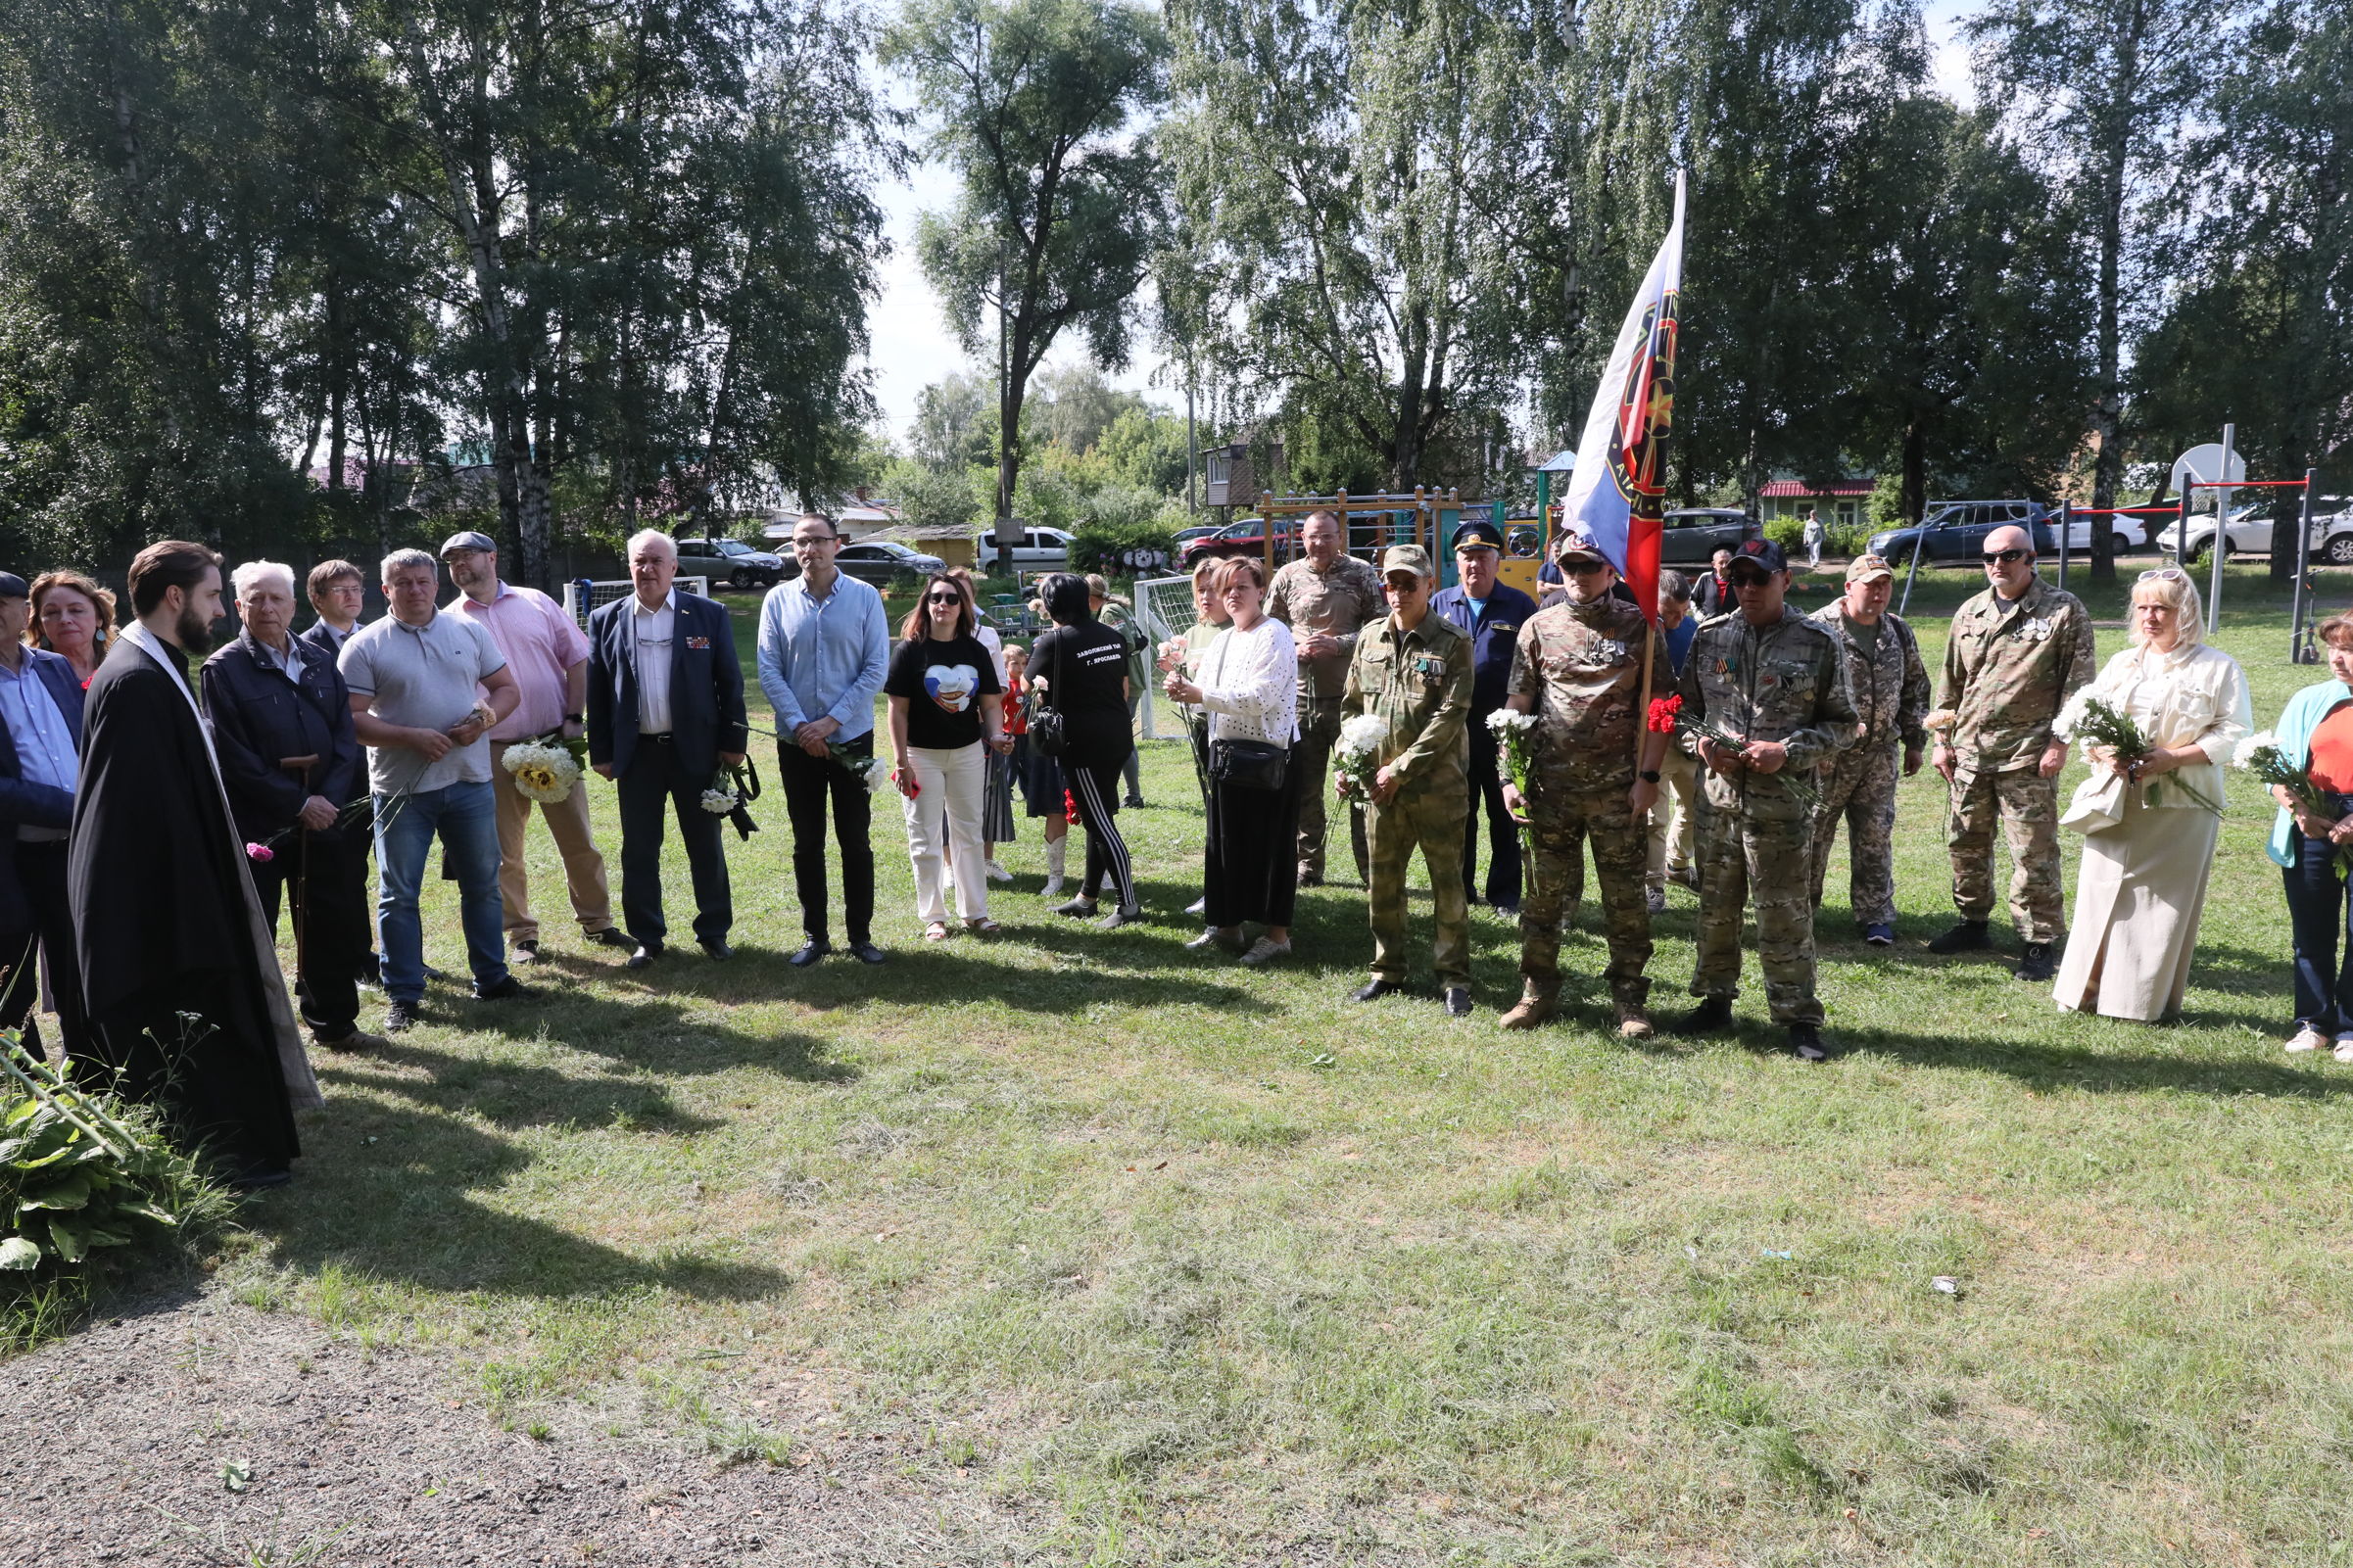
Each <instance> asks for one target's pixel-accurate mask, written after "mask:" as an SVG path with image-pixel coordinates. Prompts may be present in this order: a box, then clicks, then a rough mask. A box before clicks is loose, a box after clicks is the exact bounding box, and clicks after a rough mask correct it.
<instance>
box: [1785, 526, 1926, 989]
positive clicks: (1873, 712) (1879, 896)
mask: <svg viewBox="0 0 2353 1568" xmlns="http://www.w3.org/2000/svg"><path fill="white" fill-rule="evenodd" d="M1895 590H1896V570H1895V568H1894V567H1892V566H1890V565H1889V564H1888V563H1887V562H1886V561H1884V560H1882V559H1881V558H1880V557H1879V556H1877V555H1857V556H1856V557H1855V558H1854V559H1853V560H1851V561H1849V563H1848V565H1847V592H1846V594H1844V595H1843V596H1842V597H1840V598H1839V599H1837V600H1836V601H1834V602H1832V603H1830V604H1827V605H1824V606H1823V607H1822V608H1821V609H1819V610H1816V611H1815V612H1814V621H1815V622H1816V624H1818V625H1820V626H1823V627H1826V628H1828V629H1829V631H1830V632H1831V634H1832V635H1833V636H1835V637H1836V638H1837V639H1838V640H1839V644H1840V646H1841V647H1842V648H1843V649H1844V650H1845V651H1846V655H1847V684H1848V687H1849V689H1850V690H1851V691H1852V692H1853V695H1854V707H1855V711H1856V712H1858V713H1860V714H1861V715H1862V723H1863V733H1862V737H1861V738H1860V739H1858V740H1857V741H1855V743H1854V744H1853V745H1851V746H1849V747H1848V748H1847V749H1846V750H1844V751H1842V752H1840V753H1839V754H1838V755H1837V756H1835V757H1833V758H1832V759H1831V760H1830V762H1829V763H1828V764H1827V765H1826V766H1825V767H1824V768H1823V769H1822V770H1821V775H1820V782H1821V787H1822V803H1821V805H1820V806H1819V807H1817V808H1816V809H1815V811H1814V881H1813V888H1814V897H1813V907H1814V908H1815V909H1816V910H1819V909H1820V908H1821V907H1822V879H1823V875H1824V874H1825V873H1826V872H1827V871H1828V870H1829V868H1830V846H1831V845H1832V844H1835V843H1837V842H1838V837H1839V819H1840V818H1841V817H1844V818H1846V819H1847V859H1848V861H1849V868H1850V870H1849V877H1848V885H1849V889H1850V891H1849V908H1850V912H1851V913H1852V914H1853V916H1854V924H1855V925H1857V926H1859V927H1862V932H1863V940H1864V941H1866V942H1868V943H1870V944H1871V945H1872V946H1873V947H1893V946H1894V945H1895V944H1896V783H1897V779H1898V778H1899V777H1900V778H1905V779H1908V778H1910V777H1911V776H1912V775H1913V774H1915V773H1918V772H1919V771H1920V760H1921V757H1922V755H1923V753H1924V752H1925V751H1926V749H1927V746H1928V731H1927V730H1926V729H1924V728H1923V727H1922V725H1921V721H1922V720H1923V719H1925V718H1927V717H1928V667H1927V666H1926V665H1924V664H1922V663H1921V662H1920V643H1919V640H1918V639H1916V638H1914V637H1913V636H1912V629H1911V628H1910V627H1908V626H1906V625H1904V624H1903V617H1901V616H1899V615H1897V614H1895V613H1894V612H1892V611H1891V610H1889V608H1888V600H1889V598H1890V597H1891V596H1893V594H1894V593H1895ZM1899 743H1900V744H1901V746H1902V748H1903V762H1902V771H1901V773H1900V774H1898V773H1897V761H1896V749H1897V745H1898V744H1899Z"/></svg>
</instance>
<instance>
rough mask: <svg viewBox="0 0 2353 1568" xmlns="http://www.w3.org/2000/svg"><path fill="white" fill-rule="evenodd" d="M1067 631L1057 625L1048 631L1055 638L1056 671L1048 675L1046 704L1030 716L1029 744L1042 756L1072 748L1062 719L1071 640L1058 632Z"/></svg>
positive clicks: (1056, 753) (1059, 753)
mask: <svg viewBox="0 0 2353 1568" xmlns="http://www.w3.org/2000/svg"><path fill="white" fill-rule="evenodd" d="M1067 630H1068V628H1066V627H1059V626H1058V627H1056V628H1054V631H1053V632H1051V633H1048V634H1047V635H1048V636H1049V637H1053V638H1054V668H1053V674H1052V675H1051V676H1050V677H1048V679H1047V684H1046V703H1047V706H1045V707H1042V708H1040V709H1038V710H1037V711H1036V712H1035V713H1032V714H1031V715H1030V744H1031V745H1032V746H1034V747H1036V748H1037V753H1038V755H1039V756H1043V757H1059V756H1061V755H1062V753H1063V752H1064V751H1066V750H1068V749H1069V747H1070V743H1071V737H1070V732H1069V730H1068V729H1067V728H1066V727H1065V726H1064V724H1063V721H1062V694H1063V685H1062V672H1063V665H1064V659H1063V649H1064V648H1065V647H1067V646H1068V645H1069V643H1070V639H1069V638H1067V637H1062V636H1056V635H1055V634H1057V633H1062V632H1065V631H1067Z"/></svg>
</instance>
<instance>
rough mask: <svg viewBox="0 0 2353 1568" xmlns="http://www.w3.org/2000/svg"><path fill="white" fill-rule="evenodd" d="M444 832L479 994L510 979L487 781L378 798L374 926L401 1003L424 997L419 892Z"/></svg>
mask: <svg viewBox="0 0 2353 1568" xmlns="http://www.w3.org/2000/svg"><path fill="white" fill-rule="evenodd" d="M437 830H438V831H439V832H440V834H441V842H442V847H443V849H444V850H445V851H446V852H447V853H448V855H449V859H450V866H451V868H452V869H453V870H454V871H456V873H457V909H458V919H459V921H460V922H461V923H462V924H463V926H464V927H465V956H466V959H467V961H468V962H469V963H470V965H471V966H472V968H473V971H474V989H475V991H477V992H480V991H483V990H486V989H488V988H489V987H491V986H494V985H496V984H498V983H499V982H500V981H501V980H504V978H506V932H505V928H504V927H505V913H504V906H502V905H501V903H500V902H499V806H498V797H497V796H495V795H493V794H492V793H491V786H490V784H489V782H488V781H487V780H485V781H484V782H482V783H480V784H449V785H446V786H445V787H443V788H440V789H428V790H426V791H424V792H423V793H422V794H413V795H378V796H376V882H377V886H378V889H379V892H378V896H377V899H376V917H377V918H376V924H377V929H378V931H379V932H380V933H381V935H382V938H383V942H384V994H385V995H386V996H388V997H390V998H391V999H392V1000H394V1001H395V1002H417V1001H422V1000H423V999H424V995H425V932H424V927H423V926H422V925H421V924H420V923H419V922H418V919H417V913H416V897H417V890H418V888H419V887H420V886H421V885H422V884H423V882H424V878H425V861H426V859H427V857H428V855H429V853H430V852H431V850H432V848H433V835H434V832H436V831H437Z"/></svg>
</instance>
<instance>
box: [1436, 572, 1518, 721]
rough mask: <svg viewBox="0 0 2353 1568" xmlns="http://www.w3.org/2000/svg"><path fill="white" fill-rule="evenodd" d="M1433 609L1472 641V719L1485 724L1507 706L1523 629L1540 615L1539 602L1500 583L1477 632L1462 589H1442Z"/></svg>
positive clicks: (1490, 594)
mask: <svg viewBox="0 0 2353 1568" xmlns="http://www.w3.org/2000/svg"><path fill="white" fill-rule="evenodd" d="M1430 608H1431V609H1432V610H1433V611H1435V612H1436V613H1437V614H1438V615H1439V616H1441V617H1442V618H1444V619H1445V620H1446V621H1447V622H1449V623H1450V624H1452V625H1453V627H1454V629H1455V630H1456V631H1458V632H1460V633H1462V634H1463V635H1464V636H1465V637H1467V638H1469V639H1470V716H1471V719H1472V721H1473V722H1474V723H1476V722H1481V721H1484V720H1485V719H1486V717H1487V715H1488V714H1490V713H1493V712H1494V711H1495V710H1496V709H1498V708H1500V707H1502V706H1503V705H1504V697H1505V695H1506V690H1505V689H1506V688H1507V687H1508V686H1509V685H1510V684H1511V680H1512V655H1513V652H1515V651H1516V650H1517V649H1518V646H1519V629H1520V628H1521V627H1523V626H1525V625H1526V624H1527V623H1528V617H1529V616H1531V615H1534V614H1535V613H1536V601H1535V600H1534V599H1532V598H1530V597H1528V596H1527V595H1526V594H1522V593H1521V592H1520V591H1519V590H1518V589H1515V588H1506V587H1505V586H1504V585H1503V584H1501V583H1498V584H1496V585H1495V586H1494V587H1493V588H1491V589H1489V590H1488V591H1487V613H1486V614H1485V615H1483V616H1481V617H1479V623H1478V625H1477V627H1476V628H1475V629H1474V628H1473V627H1472V626H1471V624H1470V595H1469V594H1465V593H1464V592H1463V590H1462V588H1461V587H1460V586H1458V587H1455V588H1442V589H1440V590H1439V591H1438V592H1437V593H1436V594H1433V595H1431V597H1430Z"/></svg>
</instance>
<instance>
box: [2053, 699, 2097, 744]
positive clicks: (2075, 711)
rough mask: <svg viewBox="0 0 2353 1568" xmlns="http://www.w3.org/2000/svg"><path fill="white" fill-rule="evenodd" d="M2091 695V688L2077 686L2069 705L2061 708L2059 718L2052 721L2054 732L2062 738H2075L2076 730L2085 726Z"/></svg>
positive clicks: (2068, 700) (2068, 701)
mask: <svg viewBox="0 0 2353 1568" xmlns="http://www.w3.org/2000/svg"><path fill="white" fill-rule="evenodd" d="M2091 697H2092V692H2091V688H2089V687H2088V686H2080V687H2077V688H2076V689H2075V695H2073V696H2071V697H2069V698H2068V699H2067V705H2066V706H2065V707H2063V708H2061V709H2060V710H2059V716H2058V718H2056V719H2054V720H2052V721H2051V726H2050V727H2051V730H2052V732H2053V733H2054V734H2056V735H2057V736H2059V737H2060V738H2061V739H2071V738H2073V737H2074V736H2075V733H2076V731H2078V730H2080V729H2082V728H2083V727H2084V715H2085V713H2086V712H2087V711H2088V710H2089V705H2090V702H2091Z"/></svg>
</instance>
